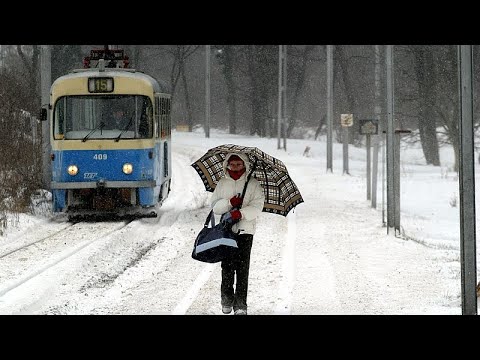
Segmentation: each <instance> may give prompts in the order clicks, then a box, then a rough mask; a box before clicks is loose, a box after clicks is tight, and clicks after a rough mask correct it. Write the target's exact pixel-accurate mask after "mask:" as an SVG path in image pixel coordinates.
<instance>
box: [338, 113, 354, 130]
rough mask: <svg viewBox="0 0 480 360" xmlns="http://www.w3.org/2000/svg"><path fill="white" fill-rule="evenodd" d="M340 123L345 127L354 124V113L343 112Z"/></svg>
mask: <svg viewBox="0 0 480 360" xmlns="http://www.w3.org/2000/svg"><path fill="white" fill-rule="evenodd" d="M340 123H341V124H342V126H343V127H349V126H352V125H353V114H341V115H340Z"/></svg>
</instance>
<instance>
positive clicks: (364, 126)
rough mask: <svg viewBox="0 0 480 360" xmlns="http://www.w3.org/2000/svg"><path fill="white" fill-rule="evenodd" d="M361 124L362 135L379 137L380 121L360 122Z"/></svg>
mask: <svg viewBox="0 0 480 360" xmlns="http://www.w3.org/2000/svg"><path fill="white" fill-rule="evenodd" d="M358 121H359V122H360V135H377V134H378V120H358Z"/></svg>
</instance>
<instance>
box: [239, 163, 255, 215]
mask: <svg viewBox="0 0 480 360" xmlns="http://www.w3.org/2000/svg"><path fill="white" fill-rule="evenodd" d="M256 167H257V160H255V162H254V163H253V167H252V170H251V171H250V172H249V173H248V176H247V181H245V185H244V186H243V191H242V199H243V198H244V197H245V193H246V192H247V185H248V182H249V181H250V178H251V177H252V175H253V173H254V172H255V168H256ZM241 207H242V205H240V206H239V207H238V210H240V208H241Z"/></svg>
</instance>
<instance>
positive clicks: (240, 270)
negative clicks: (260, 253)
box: [221, 234, 253, 311]
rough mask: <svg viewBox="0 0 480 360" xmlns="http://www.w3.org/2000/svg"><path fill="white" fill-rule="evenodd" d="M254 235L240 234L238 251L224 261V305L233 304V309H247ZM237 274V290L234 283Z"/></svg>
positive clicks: (222, 287)
mask: <svg viewBox="0 0 480 360" xmlns="http://www.w3.org/2000/svg"><path fill="white" fill-rule="evenodd" d="M252 243H253V235H250V234H242V235H238V239H237V245H238V253H237V255H236V256H234V257H233V258H232V259H229V260H224V261H222V285H221V296H222V306H233V310H234V311H235V310H237V309H243V310H247V292H248V272H249V269H250V252H251V250H252ZM235 274H236V284H235V285H236V286H235V291H234V289H233V284H234V280H235Z"/></svg>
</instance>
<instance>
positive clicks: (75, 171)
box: [67, 165, 78, 176]
mask: <svg viewBox="0 0 480 360" xmlns="http://www.w3.org/2000/svg"><path fill="white" fill-rule="evenodd" d="M67 171H68V173H69V174H70V175H72V176H75V175H77V174H78V167H77V165H70V166H69V167H68V169H67Z"/></svg>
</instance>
